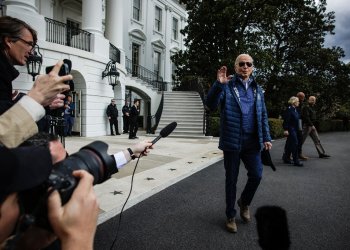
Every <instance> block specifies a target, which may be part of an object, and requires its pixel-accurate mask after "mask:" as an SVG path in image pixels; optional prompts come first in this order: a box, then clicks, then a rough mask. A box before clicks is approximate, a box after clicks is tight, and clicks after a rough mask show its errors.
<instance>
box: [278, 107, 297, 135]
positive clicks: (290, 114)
mask: <svg viewBox="0 0 350 250" xmlns="http://www.w3.org/2000/svg"><path fill="white" fill-rule="evenodd" d="M299 117H300V116H299V113H298V111H297V109H296V108H295V107H293V106H289V107H288V108H287V109H286V111H285V113H284V117H283V124H282V126H283V129H284V130H289V131H291V130H298V128H299Z"/></svg>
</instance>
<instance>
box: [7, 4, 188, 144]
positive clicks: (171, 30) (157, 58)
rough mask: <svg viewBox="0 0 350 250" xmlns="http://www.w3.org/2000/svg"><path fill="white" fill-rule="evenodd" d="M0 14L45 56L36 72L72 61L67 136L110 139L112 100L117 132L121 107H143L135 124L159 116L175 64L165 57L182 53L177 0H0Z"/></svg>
mask: <svg viewBox="0 0 350 250" xmlns="http://www.w3.org/2000/svg"><path fill="white" fill-rule="evenodd" d="M1 3H2V5H3V6H2V15H8V16H12V17H16V18H19V19H21V20H24V21H25V22H27V23H28V24H29V25H31V26H32V27H33V28H34V29H35V30H36V31H37V32H38V45H39V47H40V52H41V54H42V55H43V64H42V67H41V73H43V74H44V73H45V68H46V67H47V66H51V65H54V64H55V63H56V62H57V61H58V60H61V59H69V60H71V61H72V71H71V74H72V75H73V77H74V86H75V88H74V91H73V92H72V94H73V99H74V101H75V103H76V113H75V124H74V128H73V131H74V132H75V133H77V134H79V135H80V136H87V137H89V136H101V135H107V134H109V123H108V119H107V116H106V107H107V105H108V104H109V103H110V100H111V99H112V98H115V99H116V100H117V107H118V110H119V118H118V121H119V132H121V131H122V113H121V109H122V106H123V105H124V103H125V101H127V102H128V103H130V102H132V101H133V100H134V99H139V100H140V102H141V111H140V117H141V119H140V121H141V122H140V126H141V127H143V128H146V126H147V117H150V116H154V115H155V113H156V112H157V110H158V108H159V106H160V103H161V97H162V91H171V82H172V74H173V71H174V66H173V64H172V62H171V59H170V57H171V56H172V55H173V54H174V53H176V52H178V51H179V50H184V49H185V47H184V42H183V38H184V37H183V36H182V34H181V33H180V30H181V29H183V28H184V27H185V25H186V20H187V13H186V10H185V8H184V6H182V5H180V4H179V3H178V1H176V0H132V1H131V0H105V1H102V0H3V1H1ZM110 61H112V62H113V63H115V65H116V68H117V70H118V72H119V74H120V76H119V81H120V83H119V84H118V85H117V86H115V87H114V89H112V87H111V85H109V84H108V80H107V78H103V79H102V72H103V71H104V70H105V68H106V64H107V63H108V62H110ZM18 70H19V71H20V72H21V74H20V76H19V77H18V78H17V79H16V80H15V81H14V82H13V87H14V89H18V90H20V91H23V92H25V91H27V90H29V89H30V88H31V86H32V84H33V81H32V77H31V76H30V75H28V74H27V69H26V67H18Z"/></svg>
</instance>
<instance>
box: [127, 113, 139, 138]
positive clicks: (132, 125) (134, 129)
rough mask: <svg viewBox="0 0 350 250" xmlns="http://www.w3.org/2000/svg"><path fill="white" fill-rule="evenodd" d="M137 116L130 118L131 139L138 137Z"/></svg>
mask: <svg viewBox="0 0 350 250" xmlns="http://www.w3.org/2000/svg"><path fill="white" fill-rule="evenodd" d="M138 127H139V126H138V124H137V117H131V118H130V130H129V139H131V138H133V137H136V133H137V130H138Z"/></svg>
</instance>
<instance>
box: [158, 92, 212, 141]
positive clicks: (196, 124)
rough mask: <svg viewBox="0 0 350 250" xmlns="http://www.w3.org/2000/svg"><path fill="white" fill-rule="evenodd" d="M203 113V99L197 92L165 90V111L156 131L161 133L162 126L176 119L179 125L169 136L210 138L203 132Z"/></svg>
mask: <svg viewBox="0 0 350 250" xmlns="http://www.w3.org/2000/svg"><path fill="white" fill-rule="evenodd" d="M203 114H204V107H203V103H202V99H201V97H200V96H199V94H198V93H197V92H193V91H173V92H164V104H163V113H162V116H161V118H160V121H159V124H158V127H157V130H156V132H155V133H156V134H159V132H160V130H161V129H162V128H164V127H165V126H166V125H168V124H169V123H171V122H174V121H175V122H177V127H176V128H175V130H174V131H173V132H172V133H171V134H170V135H169V137H179V138H198V139H199V138H209V137H208V136H205V135H204V134H203ZM210 138H211V137H210Z"/></svg>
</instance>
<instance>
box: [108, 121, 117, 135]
mask: <svg viewBox="0 0 350 250" xmlns="http://www.w3.org/2000/svg"><path fill="white" fill-rule="evenodd" d="M113 125H114V128H115V134H119V130H118V119H115V118H111V119H109V127H110V128H111V135H113V134H114V133H113Z"/></svg>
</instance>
